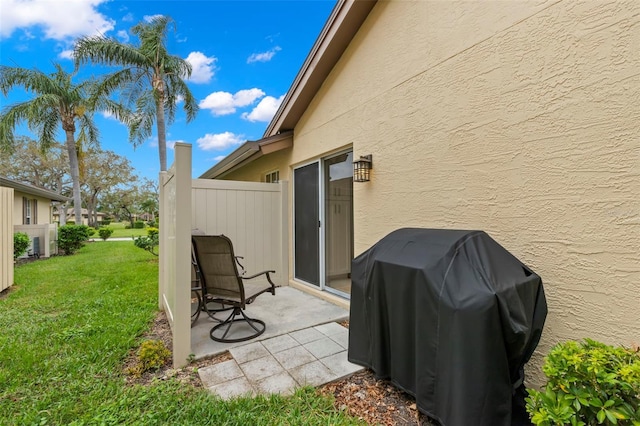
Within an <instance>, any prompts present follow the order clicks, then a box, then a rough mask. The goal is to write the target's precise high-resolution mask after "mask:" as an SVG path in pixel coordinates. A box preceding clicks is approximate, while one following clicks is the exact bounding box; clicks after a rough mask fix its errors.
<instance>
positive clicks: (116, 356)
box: [0, 241, 357, 426]
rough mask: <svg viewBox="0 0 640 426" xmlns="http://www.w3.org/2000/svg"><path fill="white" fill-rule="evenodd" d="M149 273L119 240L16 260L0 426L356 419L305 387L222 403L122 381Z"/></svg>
mask: <svg viewBox="0 0 640 426" xmlns="http://www.w3.org/2000/svg"><path fill="white" fill-rule="evenodd" d="M157 275H158V264H157V258H155V257H154V256H152V255H151V254H149V253H148V252H146V251H144V250H141V249H139V248H136V247H135V246H134V245H133V244H132V243H130V242H125V241H122V242H112V243H109V244H102V243H89V244H87V245H86V246H85V247H84V248H82V249H81V250H80V251H79V252H78V253H77V254H75V255H73V256H68V257H55V258H52V259H48V260H40V261H37V262H33V263H28V264H24V265H20V266H17V267H16V270H15V282H16V284H15V285H14V287H13V291H11V292H10V293H9V294H8V295H7V296H4V297H2V298H0V330H2V331H1V333H0V424H2V425H31V424H39V425H60V424H73V425H83V424H92V425H93V424H107V425H109V424H114V425H115V424H127V425H154V424H157V425H160V424H171V425H188V424H193V425H199V426H201V425H205V424H211V425H214V424H215V425H223V424H224V425H329V424H331V425H334V424H357V421H356V420H354V419H350V418H348V417H346V416H345V415H344V414H343V413H341V412H337V411H335V410H334V409H333V406H332V401H331V400H330V399H328V398H326V397H322V396H319V395H318V394H317V393H316V392H315V391H314V390H313V389H311V388H305V389H302V390H300V391H299V392H297V393H296V394H295V395H294V396H292V397H288V398H284V397H279V396H273V397H269V398H266V397H259V398H255V399H252V398H241V399H235V400H232V401H228V402H224V401H221V400H220V399H217V398H215V397H213V396H211V395H209V394H208V393H207V392H206V391H205V390H202V389H195V388H193V387H191V386H189V385H186V384H181V383H179V382H178V381H177V380H173V379H169V380H165V381H158V382H156V383H154V384H152V385H150V386H142V385H136V386H128V385H126V384H125V380H124V377H123V375H122V373H121V364H122V362H123V359H124V358H125V357H126V355H127V353H128V351H129V350H130V349H131V348H132V347H135V346H136V345H137V344H138V343H139V339H140V338H139V336H140V335H141V334H142V333H143V332H144V331H145V330H146V329H148V327H149V325H150V321H151V320H152V318H153V317H154V315H155V312H156V309H157V307H156V303H157V294H156V292H157Z"/></svg>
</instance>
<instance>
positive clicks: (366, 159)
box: [353, 154, 373, 182]
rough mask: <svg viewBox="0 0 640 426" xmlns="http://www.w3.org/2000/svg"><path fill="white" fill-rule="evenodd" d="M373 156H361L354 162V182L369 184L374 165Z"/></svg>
mask: <svg viewBox="0 0 640 426" xmlns="http://www.w3.org/2000/svg"><path fill="white" fill-rule="evenodd" d="M372 158H373V156H372V155H371V154H369V155H364V156H360V158H359V159H357V160H356V161H354V162H353V181H354V182H369V179H370V177H371V176H370V173H371V169H372V165H373V161H372Z"/></svg>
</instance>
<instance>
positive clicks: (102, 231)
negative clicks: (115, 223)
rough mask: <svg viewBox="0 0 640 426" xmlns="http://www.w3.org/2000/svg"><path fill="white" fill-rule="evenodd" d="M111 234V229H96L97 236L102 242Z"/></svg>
mask: <svg viewBox="0 0 640 426" xmlns="http://www.w3.org/2000/svg"><path fill="white" fill-rule="evenodd" d="M111 234H113V229H111V228H100V229H98V235H100V238H102V239H103V240H104V241H106V240H107V238H109V237H110V236H111Z"/></svg>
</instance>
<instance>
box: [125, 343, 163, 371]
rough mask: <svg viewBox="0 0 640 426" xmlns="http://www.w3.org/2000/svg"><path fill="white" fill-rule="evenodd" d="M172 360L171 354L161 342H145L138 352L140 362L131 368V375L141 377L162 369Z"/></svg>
mask: <svg viewBox="0 0 640 426" xmlns="http://www.w3.org/2000/svg"><path fill="white" fill-rule="evenodd" d="M170 358H171V352H170V351H169V349H167V347H166V346H165V344H164V343H163V342H162V341H161V340H145V341H144V342H142V344H141V345H140V349H139V350H138V357H137V361H138V362H137V363H136V365H135V366H133V367H131V368H129V373H130V374H133V375H134V376H141V375H142V373H144V372H147V371H151V370H157V369H158V368H160V367H162V366H163V365H165V364H166V363H167V362H168V361H169V359H170Z"/></svg>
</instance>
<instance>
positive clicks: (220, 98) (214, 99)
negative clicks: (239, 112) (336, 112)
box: [199, 87, 265, 115]
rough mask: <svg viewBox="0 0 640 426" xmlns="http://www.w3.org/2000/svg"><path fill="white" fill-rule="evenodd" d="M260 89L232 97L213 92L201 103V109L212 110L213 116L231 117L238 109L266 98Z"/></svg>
mask: <svg viewBox="0 0 640 426" xmlns="http://www.w3.org/2000/svg"><path fill="white" fill-rule="evenodd" d="M264 94H265V93H264V92H263V91H262V90H260V89H257V88H255V87H254V88H253V89H247V90H240V91H238V92H236V94H235V95H232V94H231V93H229V92H213V93H211V94H209V95H208V96H207V97H206V98H204V99H203V100H201V101H200V104H199V106H200V108H202V109H208V110H211V113H212V114H213V115H229V114H233V113H234V112H236V108H238V107H245V106H248V105H251V104H253V103H254V102H255V101H256V100H258V99H260V98H261V97H263V96H264Z"/></svg>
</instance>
